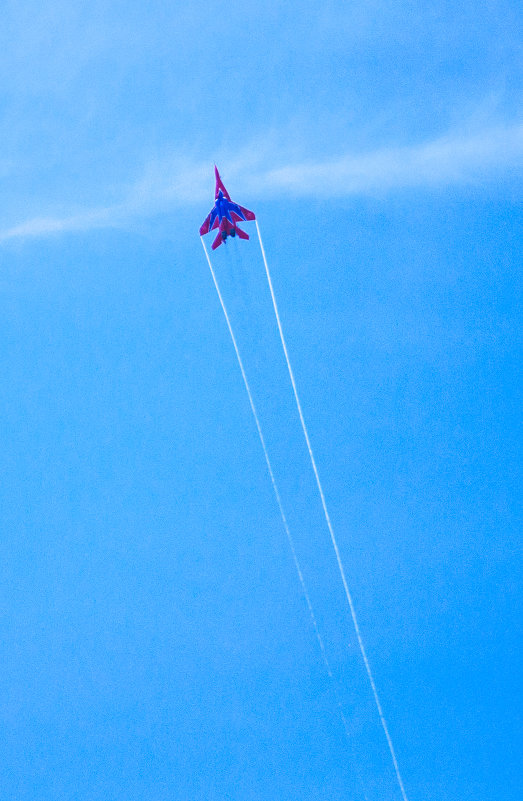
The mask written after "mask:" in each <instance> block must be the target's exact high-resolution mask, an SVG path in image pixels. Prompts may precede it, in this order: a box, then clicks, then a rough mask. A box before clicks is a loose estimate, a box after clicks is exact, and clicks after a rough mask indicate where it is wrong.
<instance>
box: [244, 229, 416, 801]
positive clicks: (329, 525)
mask: <svg viewBox="0 0 523 801" xmlns="http://www.w3.org/2000/svg"><path fill="white" fill-rule="evenodd" d="M254 222H255V223H256V230H257V232H258V240H259V242H260V250H261V253H262V256H263V263H264V265H265V273H266V275H267V281H268V283H269V289H270V292H271V298H272V305H273V308H274V314H275V315H276V322H277V324H278V331H279V333H280V340H281V344H282V347H283V352H284V354H285V361H286V362H287V369H288V371H289V376H290V379H291V384H292V389H293V392H294V397H295V399H296V406H297V408H298V414H299V416H300V422H301V427H302V429H303V434H304V436H305V441H306V443H307V449H308V451H309V457H310V461H311V465H312V469H313V471H314V476H315V478H316V485H317V487H318V491H319V493H320V498H321V504H322V506H323V513H324V515H325V520H326V522H327V528H328V529H329V534H330V538H331V542H332V545H333V548H334V552H335V554H336V561H337V563H338V569H339V572H340V576H341V580H342V582H343V587H344V590H345V595H346V598H347V601H348V604H349V609H350V613H351V617H352V622H353V625H354V630H355V632H356V637H357V639H358V645H359V647H360V652H361V656H362V658H363V662H364V664H365V670H366V671H367V676H368V678H369V682H370V686H371V688H372V694H373V696H374V701H375V702H376V708H377V710H378V715H379V717H380V721H381V725H382V727H383V731H384V733H385V737H386V739H387V744H388V746H389V751H390V755H391V757H392V763H393V765H394V770H395V772H396V778H397V780H398V784H399V787H400V790H401V795H402V797H403V801H408V798H407V794H406V792H405V787H404V785H403V780H402V778H401V773H400V769H399V766H398V760H397V759H396V752H395V751H394V746H393V744H392V739H391V736H390V734H389V728H388V726H387V721H386V720H385V716H384V714H383V709H382V706H381V702H380V699H379V695H378V690H377V689H376V684H375V681H374V676H373V674H372V670H371V667H370V664H369V660H368V658H367V652H366V651H365V646H364V645H363V639H362V636H361V632H360V627H359V624H358V618H357V616H356V610H355V608H354V603H353V601H352V596H351V594H350V591H349V585H348V584H347V579H346V576H345V569H344V567H343V562H342V561H341V556H340V551H339V548H338V543H337V541H336V537H335V535H334V529H333V528H332V523H331V519H330V516H329V512H328V510H327V504H326V502H325V495H324V493H323V487H322V485H321V481H320V476H319V474H318V468H317V467H316V460H315V459H314V454H313V452H312V446H311V441H310V439H309V433H308V431H307V426H306V424H305V418H304V416H303V411H302V408H301V403H300V398H299V396H298V390H297V389H296V381H295V380H294V373H293V371H292V367H291V363H290V360H289V354H288V351H287V345H286V342H285V337H284V336H283V329H282V326H281V320H280V315H279V312H278V306H277V303H276V297H275V295H274V289H273V286H272V280H271V274H270V272H269V266H268V264H267V257H266V255H265V248H264V247H263V242H262V238H261V234H260V227H259V225H258V220H255V221H254Z"/></svg>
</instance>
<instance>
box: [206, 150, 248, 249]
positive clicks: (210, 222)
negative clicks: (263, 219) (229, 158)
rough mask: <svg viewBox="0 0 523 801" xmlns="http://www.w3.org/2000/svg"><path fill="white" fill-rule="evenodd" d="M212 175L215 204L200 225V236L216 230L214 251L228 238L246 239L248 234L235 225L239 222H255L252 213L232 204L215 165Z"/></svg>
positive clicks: (236, 204) (213, 244)
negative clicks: (214, 187) (214, 188)
mask: <svg viewBox="0 0 523 801" xmlns="http://www.w3.org/2000/svg"><path fill="white" fill-rule="evenodd" d="M214 174H215V176H216V190H215V193H214V198H215V203H214V206H213V207H212V209H211V211H210V212H209V214H208V215H207V217H206V218H205V220H204V222H203V223H202V226H201V228H200V236H204V234H208V233H209V231H214V230H215V229H216V228H218V233H217V234H216V238H215V240H214V242H213V243H212V246H211V247H212V249H213V250H216V248H217V247H219V245H221V244H222V242H226V241H227V237H229V236H232V237H234V236H239V237H240V239H248V238H249V234H246V233H245V231H242V229H241V228H239V227H238V224H237V223H238V221H239V220H245V221H247V220H255V219H256V215H255V214H254V212H253V211H249V209H246V208H245V207H244V206H239V205H238V203H233V201H232V200H231V198H230V195H229V193H228V192H227V190H226V188H225V186H224V184H223V181H222V179H221V178H220V173H219V172H218V168H217V167H216V165H215V167H214Z"/></svg>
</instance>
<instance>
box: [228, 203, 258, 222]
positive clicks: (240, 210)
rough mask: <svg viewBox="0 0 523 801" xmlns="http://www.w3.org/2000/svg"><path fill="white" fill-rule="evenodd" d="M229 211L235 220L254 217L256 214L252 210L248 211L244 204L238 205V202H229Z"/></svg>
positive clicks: (252, 218)
mask: <svg viewBox="0 0 523 801" xmlns="http://www.w3.org/2000/svg"><path fill="white" fill-rule="evenodd" d="M229 211H230V213H231V216H232V218H233V220H234V221H235V222H238V220H255V219H256V215H255V213H254V212H253V211H249V209H246V208H245V206H240V205H239V204H238V203H229Z"/></svg>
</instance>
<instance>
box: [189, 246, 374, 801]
mask: <svg viewBox="0 0 523 801" xmlns="http://www.w3.org/2000/svg"><path fill="white" fill-rule="evenodd" d="M200 239H201V243H202V246H203V250H204V252H205V257H206V259H207V264H208V265H209V269H210V271H211V275H212V280H213V282H214V286H215V288H216V292H217V294H218V298H219V300H220V305H221V307H222V311H223V314H224V316H225V320H226V322H227V328H228V329H229V334H230V335H231V340H232V344H233V346H234V352H235V353H236V359H237V360H238V365H239V367H240V371H241V374H242V378H243V383H244V385H245V389H246V390H247V396H248V398H249V404H250V407H251V411H252V416H253V417H254V421H255V423H256V429H257V431H258V437H259V439H260V443H261V446H262V449H263V454H264V456H265V463H266V465H267V470H268V471H269V476H270V479H271V484H272V489H273V491H274V496H275V498H276V503H277V504H278V509H279V510H280V516H281V519H282V523H283V528H284V530H285V535H286V537H287V541H288V543H289V546H290V549H291V553H292V558H293V561H294V566H295V568H296V572H297V574H298V578H299V580H300V584H301V589H302V592H303V595H304V597H305V601H306V603H307V608H308V610H309V615H310V618H311V622H312V627H313V629H314V633H315V635H316V639H317V641H318V645H319V647H320V651H321V655H322V658H323V662H324V664H325V668H326V670H327V674H328V676H329V678H330V680H331V682H332V686H333V689H334V693H335V697H336V703H337V706H338V710H339V713H340V717H341V719H342V722H343V727H344V729H345V734H346V736H347V739H348V740H349V742H352V738H351V733H350V729H349V725H348V722H347V718H346V716H345V713H344V711H343V706H342V704H341V701H340V698H339V694H338V690H337V687H336V680H335V678H334V675H333V673H332V669H331V666H330V663H329V658H328V656H327V652H326V650H325V644H324V642H323V638H322V636H321V634H320V631H319V628H318V623H317V621H316V615H315V614H314V609H313V607H312V603H311V599H310V595H309V592H308V590H307V585H306V584H305V578H304V575H303V571H302V569H301V565H300V562H299V560H298V555H297V553H296V547H295V545H294V540H293V538H292V534H291V532H290V529H289V524H288V523H287V518H286V516H285V511H284V509H283V504H282V500H281V496H280V491H279V489H278V485H277V484H276V479H275V477H274V472H273V470H272V465H271V460H270V459H269V454H268V451H267V446H266V444H265V438H264V436H263V432H262V428H261V424H260V419H259V417H258V412H257V411H256V406H255V405H254V400H253V397H252V392H251V388H250V386H249V382H248V380H247V374H246V372H245V368H244V366H243V361H242V358H241V356H240V350H239V348H238V343H237V342H236V337H235V336H234V331H233V329H232V324H231V320H230V317H229V314H228V312H227V308H226V306H225V302H224V300H223V297H222V293H221V291H220V287H219V284H218V280H217V278H216V274H215V272H214V270H213V266H212V263H211V259H210V257H209V253H208V251H207V248H206V247H205V242H204V241H203V237H200ZM358 779H359V781H360V784H361V777H360V776H359V774H358ZM364 795H365V793H364ZM365 799H366V801H367V796H366V795H365Z"/></svg>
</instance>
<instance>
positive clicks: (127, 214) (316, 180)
mask: <svg viewBox="0 0 523 801" xmlns="http://www.w3.org/2000/svg"><path fill="white" fill-rule="evenodd" d="M217 160H218V161H219V162H220V164H223V165H224V167H225V168H226V169H227V175H228V176H231V177H234V179H235V187H236V189H237V190H239V191H245V192H248V194H249V195H250V196H251V197H256V196H257V195H259V194H262V193H263V195H265V196H266V194H267V193H268V192H270V193H271V195H272V197H273V198H275V199H277V198H278V197H279V196H280V197H281V196H284V195H285V196H287V197H288V196H291V197H292V196H294V197H302V196H304V195H311V194H313V195H315V196H317V197H321V198H325V199H327V198H330V197H343V196H350V195H357V194H371V193H372V194H375V193H377V192H382V191H392V190H395V189H397V190H399V189H407V188H421V189H422V188H431V187H437V186H440V187H442V186H443V187H444V186H449V185H453V184H464V183H469V184H471V183H481V182H483V181H486V180H492V179H493V178H495V177H496V176H499V175H502V176H505V175H506V174H507V173H510V172H516V171H519V170H520V169H521V167H522V166H523V124H516V125H508V126H507V125H505V126H496V127H491V128H488V129H486V130H483V131H481V132H474V133H470V134H447V135H446V136H443V137H440V138H437V139H433V140H430V141H427V142H424V143H422V144H418V145H413V146H409V147H390V148H381V149H377V150H374V151H371V152H367V153H361V154H345V155H343V156H341V157H339V158H337V159H332V160H328V161H321V162H313V161H303V162H302V163H294V164H287V165H283V166H279V167H276V168H271V169H266V168H264V167H263V166H261V162H262V160H263V157H262V154H260V149H259V147H258V146H257V145H253V146H252V147H247V148H245V150H244V151H243V152H242V153H241V154H240V155H238V154H236V156H235V158H234V159H230V158H227V157H226V156H225V155H224V156H223V158H219V159H217ZM247 165H249V166H248V167H247ZM246 169H248V170H249V172H248V177H246ZM209 191H210V189H209V163H208V162H207V161H205V163H203V162H200V163H192V164H188V165H187V164H186V165H183V164H182V163H181V161H180V160H179V159H177V160H176V161H175V162H174V163H172V162H170V163H167V164H156V165H154V166H152V167H149V168H148V170H147V171H146V173H145V176H144V177H143V178H142V179H141V180H140V181H138V182H136V184H135V185H134V187H133V188H132V189H131V190H130V191H129V192H128V193H127V195H126V196H125V197H124V198H123V199H122V201H121V202H119V203H117V204H113V205H108V206H104V207H99V208H91V209H86V210H85V211H81V212H77V213H74V214H70V215H63V216H58V217H33V218H31V219H28V220H26V221H24V222H22V223H19V224H17V225H15V226H12V227H10V228H7V229H5V230H4V231H1V232H0V241H3V242H6V241H8V240H13V239H23V238H31V237H41V236H47V235H52V234H58V233H65V232H75V231H78V232H80V231H88V230H94V229H100V228H113V227H114V228H119V227H125V226H128V225H129V224H131V223H132V221H133V219H134V220H135V219H138V218H146V217H151V216H154V215H155V214H159V213H165V212H168V211H169V210H171V209H173V210H174V209H176V208H180V207H181V206H186V205H187V204H189V203H195V202H198V203H200V202H202V203H204V202H205V200H206V199H207V198H208V197H209Z"/></svg>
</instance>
